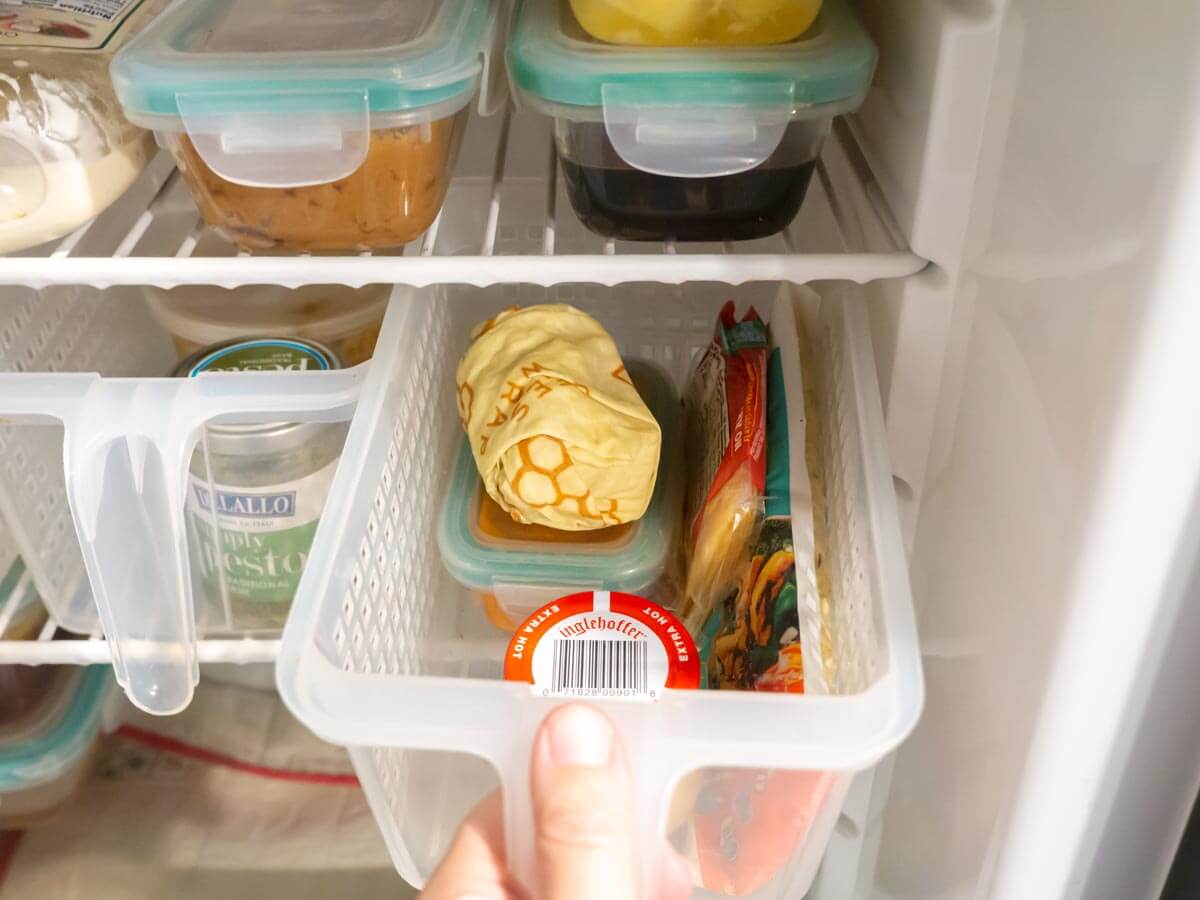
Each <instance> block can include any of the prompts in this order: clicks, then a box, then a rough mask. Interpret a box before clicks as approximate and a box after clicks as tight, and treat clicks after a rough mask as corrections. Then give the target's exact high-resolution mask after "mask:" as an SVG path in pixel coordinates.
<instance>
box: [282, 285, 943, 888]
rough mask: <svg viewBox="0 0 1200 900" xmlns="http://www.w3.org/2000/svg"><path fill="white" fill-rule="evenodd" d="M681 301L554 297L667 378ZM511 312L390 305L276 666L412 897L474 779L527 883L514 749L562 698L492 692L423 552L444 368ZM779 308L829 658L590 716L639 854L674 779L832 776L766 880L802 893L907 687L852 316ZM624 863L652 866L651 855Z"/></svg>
mask: <svg viewBox="0 0 1200 900" xmlns="http://www.w3.org/2000/svg"><path fill="white" fill-rule="evenodd" d="M793 292H794V293H793ZM682 293H683V295H684V296H681V297H675V298H671V297H669V296H668V297H663V296H662V294H661V291H655V289H654V288H653V286H650V287H645V286H643V287H641V288H638V287H633V286H629V287H626V288H620V289H613V290H602V289H586V288H581V289H577V290H576V291H575V294H574V295H573V294H571V293H569V292H567V293H566V294H565V295H564V293H563V292H560V293H559V294H558V297H559V298H560V299H568V300H569V301H570V302H572V303H573V304H574V305H576V306H579V307H581V308H583V309H584V310H585V311H587V312H589V313H591V314H593V315H595V316H596V317H597V318H598V319H599V320H600V322H601V324H603V325H604V326H605V327H606V328H607V329H608V330H609V331H610V332H611V333H612V334H613V336H614V338H615V339H616V341H617V344H618V346H619V348H620V350H621V352H622V355H623V356H625V357H626V358H629V357H631V356H639V357H643V358H646V359H648V360H652V361H654V362H656V363H658V364H659V365H661V366H663V367H664V368H666V369H667V370H668V371H669V372H670V373H671V375H672V377H673V378H674V380H675V382H676V385H677V386H678V385H681V384H682V383H683V381H684V379H685V378H686V377H687V374H688V369H689V367H690V363H691V359H692V354H693V351H694V350H696V349H697V348H699V347H702V346H703V345H704V344H706V343H707V341H708V340H709V337H710V329H711V324H712V321H713V319H714V317H715V314H716V312H717V310H718V309H719V308H720V306H721V304H722V303H723V302H724V301H725V300H726V299H727V298H728V296H729V293H730V289H729V288H724V287H714V286H700V285H689V286H688V287H687V288H686V289H685V290H684V291H683V292H682ZM513 302H519V303H522V304H530V303H537V302H545V294H544V293H543V292H541V291H540V290H537V289H520V290H514V289H513V288H511V287H508V288H499V289H495V290H487V291H479V290H474V289H468V288H446V289H443V290H440V291H438V292H432V293H429V292H427V293H422V294H419V295H416V296H414V297H413V298H412V299H409V300H402V301H393V303H392V306H391V308H390V309H389V312H388V317H387V320H386V321H385V323H384V327H383V331H382V333H381V336H380V341H379V350H378V352H377V353H376V356H375V359H374V362H373V364H372V367H371V371H370V373H369V374H368V376H367V378H366V380H365V382H364V384H363V389H362V395H361V398H360V401H359V407H358V413H357V415H356V417H355V420H354V422H353V424H352V426H351V430H350V435H349V438H348V440H347V443H346V446H345V450H344V454H343V463H344V464H343V465H342V466H341V467H340V469H339V470H338V473H337V476H336V478H335V480H334V484H333V487H332V490H331V494H330V501H329V504H328V506H327V507H326V510H325V514H324V516H323V518H322V522H321V527H320V529H319V531H318V534H317V537H316V540H315V542H314V545H313V550H312V556H311V558H310V560H309V565H308V568H307V570H306V571H305V574H304V577H303V579H302V581H301V584H300V588H299V591H298V593H297V596H296V599H295V602H294V605H293V609H292V615H291V618H290V620H289V622H288V626H287V628H286V630H285V632H284V637H283V645H282V649H281V655H280V659H279V663H278V667H277V678H278V684H279V688H280V691H281V693H282V695H283V697H284V699H285V701H286V702H287V704H288V706H289V707H290V708H291V709H292V711H293V712H294V713H295V714H296V716H297V717H298V718H299V719H300V720H301V721H303V722H304V723H305V724H306V725H308V726H309V727H310V728H311V729H313V730H314V731H315V732H316V733H317V734H319V735H321V736H322V737H324V738H326V739H327V740H330V741H333V742H336V743H339V744H343V745H346V746H348V747H350V748H351V753H352V755H353V757H354V761H355V765H356V769H357V771H358V775H359V778H360V780H361V781H362V784H363V787H364V789H365V791H366V793H367V797H368V799H369V801H370V803H371V806H372V809H373V811H374V813H375V815H376V817H377V819H378V821H379V824H380V827H381V829H382V831H383V834H384V837H385V839H386V841H387V843H388V846H389V848H390V850H391V853H392V856H393V859H394V861H395V863H396V865H397V868H398V869H399V871H400V872H401V873H402V874H403V875H404V877H405V878H406V879H408V880H409V881H411V882H413V883H414V884H421V883H423V881H424V880H425V879H426V878H427V877H428V876H429V874H430V873H431V871H432V869H433V867H434V866H435V865H436V863H437V861H438V860H439V859H440V857H441V855H442V854H443V853H444V851H445V849H446V846H447V844H448V841H449V839H450V836H451V835H452V833H453V830H454V828H455V827H456V825H457V823H458V821H459V820H460V819H461V817H462V816H463V815H464V814H465V813H466V812H467V810H468V809H469V808H470V807H471V805H472V804H473V803H474V802H476V801H477V800H479V799H480V798H481V797H482V796H483V795H484V794H485V793H487V792H488V791H489V790H491V789H494V788H495V787H496V786H502V788H503V790H504V798H505V802H504V810H505V826H506V836H507V847H508V853H509V855H510V857H511V862H512V865H513V866H514V869H515V871H516V872H517V873H518V875H519V876H520V877H522V878H524V877H526V876H527V875H528V874H529V873H530V871H531V861H532V854H533V847H532V844H531V842H532V828H531V821H532V819H531V811H530V800H529V783H528V774H529V753H530V746H531V743H532V740H533V736H534V734H535V732H536V730H537V727H538V725H539V723H540V722H541V721H542V719H543V718H544V717H545V715H546V714H547V713H548V712H549V711H550V709H552V708H553V707H554V705H555V704H556V703H557V702H561V701H555V700H547V699H544V698H541V697H537V696H534V694H533V692H532V691H531V689H530V686H529V685H528V684H522V683H516V682H506V681H503V680H501V670H502V661H503V653H504V647H505V646H506V643H507V636H505V635H498V634H497V632H496V630H495V629H494V628H492V626H491V625H490V624H489V623H488V622H487V621H486V619H485V618H484V616H483V612H482V611H481V610H480V608H479V605H478V603H477V602H476V599H475V597H473V596H472V592H471V591H470V590H468V589H466V588H464V587H463V586H462V585H460V584H458V583H457V582H456V581H455V580H454V579H453V578H452V577H450V575H449V574H448V573H447V571H446V570H445V568H444V567H443V565H442V561H441V559H440V558H439V553H438V546H437V537H436V535H437V521H438V515H439V506H440V503H441V498H442V497H443V496H444V493H445V484H446V479H447V478H448V477H449V475H450V470H451V467H452V465H453V461H454V459H455V456H456V451H457V449H458V447H459V444H460V442H461V429H460V426H459V423H458V419H457V413H456V406H455V392H454V389H453V378H454V372H455V367H456V364H457V362H458V359H459V357H460V354H461V353H462V351H463V349H464V348H465V346H466V344H467V341H468V338H469V336H470V333H471V329H472V328H473V327H474V325H475V324H476V323H477V322H478V321H480V320H481V319H482V318H484V317H486V316H487V315H490V314H493V313H495V312H497V311H499V310H500V309H501V308H503V307H505V306H508V305H511V304H512V303H513ZM793 304H794V308H795V310H796V312H797V313H798V314H799V315H801V316H802V317H803V320H804V321H805V323H806V326H807V330H808V333H809V335H810V336H811V338H812V340H813V343H814V347H815V352H816V358H817V364H816V366H815V369H816V371H815V372H813V373H811V374H812V377H815V378H816V379H817V383H818V386H819V387H818V390H819V394H820V398H821V404H822V407H823V412H824V416H823V421H824V422H825V427H824V428H823V429H822V430H821V434H820V444H821V453H820V465H821V466H822V468H823V471H824V472H825V474H826V479H827V485H828V492H829V498H828V499H829V509H830V517H831V520H832V521H831V529H830V531H831V534H830V555H831V568H832V576H831V577H832V581H833V592H834V598H835V599H834V604H833V610H832V613H831V614H830V615H829V616H828V618H827V619H826V620H825V621H823V622H821V623H820V627H822V628H824V629H826V630H827V637H828V640H829V646H830V648H831V650H830V655H829V657H828V659H827V660H825V659H815V660H809V661H807V663H806V668H807V670H808V671H807V672H806V676H807V677H806V681H807V683H808V685H809V690H810V693H808V694H805V695H799V696H797V695H779V694H776V695H772V694H764V693H740V692H728V691H671V690H668V691H666V692H665V695H664V696H662V697H661V699H659V700H657V701H654V702H630V701H607V702H603V703H598V704H597V705H598V706H600V708H602V709H603V711H604V712H605V713H606V714H607V715H608V716H609V717H610V718H611V719H612V721H613V722H614V723H615V725H616V726H617V728H618V729H619V731H620V733H621V735H622V738H623V740H624V743H625V746H626V749H627V752H628V754H629V758H630V759H631V760H633V761H634V769H635V782H636V783H635V789H636V791H637V801H638V803H639V806H640V811H641V815H639V828H641V829H643V830H644V833H642V834H640V835H639V846H641V847H646V848H650V847H656V846H660V843H659V842H658V840H657V836H658V835H660V834H662V833H663V832H664V830H665V827H666V825H667V823H668V818H669V815H670V809H671V803H672V797H673V795H674V794H675V793H676V791H677V789H678V790H683V787H681V785H683V784H684V782H683V781H682V780H683V779H684V776H686V775H688V773H691V772H694V771H696V770H701V769H708V768H711V767H739V768H745V767H754V768H761V769H787V770H806V771H809V772H823V771H824V772H834V773H842V774H841V776H839V777H838V779H837V781H836V783H835V784H833V785H831V786H830V789H829V790H830V792H829V797H828V799H827V801H825V802H824V803H823V805H822V806H821V814H820V815H818V816H817V819H816V820H814V822H813V823H812V825H811V827H810V829H809V834H808V835H807V838H806V840H805V841H804V842H803V845H802V846H800V847H798V848H797V851H796V854H795V858H793V859H792V861H791V862H789V863H788V871H789V872H790V873H791V874H790V875H789V877H787V878H783V879H782V880H780V881H779V882H778V883H777V887H778V889H779V890H780V891H786V892H787V894H788V896H802V895H803V893H804V891H806V890H807V889H808V886H809V884H810V883H811V881H812V877H813V875H814V874H815V871H816V868H817V865H818V864H819V860H820V855H821V852H822V851H823V849H824V841H826V840H827V839H828V836H829V832H830V831H831V830H832V827H833V820H836V816H837V812H838V810H839V808H840V804H841V802H842V799H843V798H844V796H845V790H846V786H847V785H848V775H849V773H853V772H855V771H859V770H863V769H866V768H868V767H871V766H873V765H874V764H875V763H877V762H878V761H879V760H881V759H882V758H883V757H884V756H885V755H886V754H888V753H889V752H890V751H891V750H893V749H894V748H895V747H896V746H897V745H898V744H899V743H900V742H901V741H902V740H903V739H904V738H905V736H906V735H907V734H908V733H909V731H910V730H911V729H912V727H913V726H914V725H915V723H916V721H917V718H918V716H919V713H920V710H921V706H922V702H923V696H924V688H923V681H922V675H921V666H920V656H919V651H918V643H917V635H916V629H915V625H914V620H913V612H912V600H911V594H910V590H909V583H908V573H907V569H906V564H905V557H904V550H903V545H902V540H901V535H900V530H899V524H898V519H897V513H896V508H895V496H894V493H893V487H892V474H891V469H890V465H889V462H888V456H887V450H886V448H887V439H886V433H885V430H884V423H883V415H882V409H881V405H880V400H879V395H878V387H877V385H878V380H877V376H876V373H875V364H874V357H873V354H872V349H871V343H870V337H869V331H868V321H867V315H866V309H865V307H864V304H863V302H862V301H861V300H860V299H859V298H857V297H855V296H851V295H849V294H843V292H842V291H841V290H840V289H838V288H836V287H833V288H830V289H829V291H828V293H827V294H826V295H825V297H824V299H823V300H822V299H821V298H819V297H818V296H817V295H816V294H814V293H812V292H811V291H809V290H807V289H798V288H788V289H785V290H784V293H783V294H781V299H780V300H779V301H778V302H777V304H776V310H775V311H776V314H775V315H773V316H772V318H773V319H774V320H776V325H775V326H774V327H776V328H778V327H780V324H779V323H781V322H785V321H786V319H787V318H788V315H789V313H790V312H791V310H792V308H793ZM818 820H819V821H818ZM642 862H643V865H644V867H645V870H646V871H647V872H648V871H650V870H651V868H652V864H653V862H654V861H653V860H652V859H648V858H647V859H643V861H642ZM773 884H776V882H773Z"/></svg>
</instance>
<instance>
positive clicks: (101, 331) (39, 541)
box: [0, 287, 172, 633]
mask: <svg viewBox="0 0 1200 900" xmlns="http://www.w3.org/2000/svg"><path fill="white" fill-rule="evenodd" d="M9 290H10V291H12V292H13V294H14V296H12V297H7V298H5V302H4V303H3V304H0V371H2V372H100V373H101V374H104V375H112V376H129V375H160V374H165V373H166V371H167V370H168V368H169V366H170V362H171V359H172V355H171V349H170V344H169V341H168V340H167V338H166V336H165V335H164V334H163V333H162V332H161V331H160V330H159V329H158V328H157V326H155V325H154V324H153V323H152V322H151V321H150V320H149V318H148V316H147V315H146V311H145V308H144V306H143V305H142V303H141V301H140V299H137V298H134V297H111V296H108V295H103V294H98V293H97V292H95V291H91V290H87V289H79V288H73V287H57V288H47V289H45V290H42V291H33V290H28V289H24V288H10V289H9ZM62 447H63V431H62V428H61V427H59V426H52V425H35V426H31V425H20V426H18V425H4V426H0V515H3V516H4V517H5V518H6V520H7V522H8V524H9V526H10V528H11V530H12V532H13V539H14V541H15V542H16V544H17V546H18V548H19V549H20V552H21V554H22V556H24V558H25V561H26V563H27V565H28V566H29V569H30V572H31V574H32V576H33V580H34V584H35V585H37V588H38V591H39V593H40V594H41V596H42V597H43V599H44V601H45V603H46V606H47V608H48V609H49V610H50V611H51V612H52V613H53V614H54V616H55V618H56V619H57V620H58V621H59V622H60V623H61V624H62V625H64V626H65V627H66V628H69V629H71V630H72V631H78V632H82V633H86V632H88V631H91V630H92V629H93V628H94V627H95V626H96V622H97V617H96V612H95V608H94V606H93V605H92V603H91V599H90V590H89V589H88V587H87V585H86V583H83V582H84V578H85V576H84V572H83V558H82V556H81V555H80V552H79V542H78V539H77V537H76V535H75V528H74V525H73V523H72V521H71V512H70V509H69V508H68V505H67V499H66V484H65V477H64V474H63V463H62V459H63V450H62Z"/></svg>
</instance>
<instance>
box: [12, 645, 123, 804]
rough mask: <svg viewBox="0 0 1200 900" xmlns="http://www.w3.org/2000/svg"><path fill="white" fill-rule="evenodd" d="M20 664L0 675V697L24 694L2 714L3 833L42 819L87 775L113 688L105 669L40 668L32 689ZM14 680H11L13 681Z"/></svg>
mask: <svg viewBox="0 0 1200 900" xmlns="http://www.w3.org/2000/svg"><path fill="white" fill-rule="evenodd" d="M25 668H26V667H22V666H10V667H5V668H3V669H0V691H2V692H3V694H4V695H5V696H6V697H8V698H12V697H13V696H15V695H18V694H23V695H26V699H27V700H28V701H29V702H27V703H22V704H15V705H14V704H12V703H7V704H5V705H4V707H3V708H2V709H0V827H4V828H14V827H22V826H24V825H26V824H28V823H30V822H32V821H36V820H39V819H43V818H45V817H47V816H50V815H52V814H53V813H54V811H55V810H56V809H58V808H59V807H60V806H62V804H63V803H65V802H66V801H67V799H68V798H69V797H70V796H71V794H72V793H74V791H75V789H76V788H77V787H78V786H79V784H80V782H81V781H82V780H83V778H84V776H85V775H86V774H87V769H88V762H89V760H90V758H91V750H92V748H93V746H94V745H95V743H96V738H97V737H98V735H99V733H100V724H101V714H102V712H103V706H104V701H105V698H106V697H107V695H108V691H109V689H110V687H111V685H112V670H111V669H110V668H109V667H107V666H89V667H87V668H72V667H65V666H64V667H41V668H39V669H37V670H36V671H38V672H39V673H41V674H40V676H39V677H38V679H37V680H36V683H33V682H31V681H30V679H29V678H28V677H27V676H23V675H19V670H22V669H25ZM14 678H15V679H16V680H15V681H14V680H13V679H14Z"/></svg>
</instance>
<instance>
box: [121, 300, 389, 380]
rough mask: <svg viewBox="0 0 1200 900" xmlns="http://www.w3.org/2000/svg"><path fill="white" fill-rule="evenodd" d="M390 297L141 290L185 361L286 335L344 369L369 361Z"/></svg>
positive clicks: (152, 312)
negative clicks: (242, 341) (208, 350)
mask: <svg viewBox="0 0 1200 900" xmlns="http://www.w3.org/2000/svg"><path fill="white" fill-rule="evenodd" d="M391 292H392V287H391V285H382V284H373V285H368V286H367V287H364V288H358V289H355V288H348V287H343V286H341V285H325V284H318V285H308V286H306V287H302V288H296V289H294V290H293V289H289V288H284V287H278V286H277V285H268V284H256V285H250V286H247V287H240V288H233V289H231V290H226V289H223V288H215V287H177V288H174V289H172V290H169V291H167V290H163V289H162V288H154V287H146V288H143V293H144V294H145V297H146V304H147V306H148V307H149V308H150V313H151V315H153V316H154V318H155V320H156V321H157V322H158V323H159V324H160V325H162V326H163V328H165V329H166V330H167V331H169V332H170V333H171V337H172V338H174V340H175V348H176V349H177V350H178V351H179V355H180V357H181V358H183V357H188V356H191V355H192V354H193V353H195V352H196V351H198V350H200V349H202V348H203V347H208V346H211V345H213V344H219V343H222V342H224V341H230V340H234V339H236V338H244V337H267V336H269V335H273V334H287V335H291V336H292V337H298V338H305V339H308V340H314V341H317V342H318V343H320V344H322V345H324V346H326V347H329V348H330V349H331V350H333V352H334V354H335V355H336V356H337V358H338V359H340V360H341V362H342V365H344V366H356V365H358V364H359V363H361V362H366V361H367V360H368V359H370V358H371V354H372V353H373V352H374V350H375V340H376V339H377V338H378V337H379V328H380V325H382V323H383V314H384V312H385V310H386V309H387V301H388V297H389V296H390V295H391Z"/></svg>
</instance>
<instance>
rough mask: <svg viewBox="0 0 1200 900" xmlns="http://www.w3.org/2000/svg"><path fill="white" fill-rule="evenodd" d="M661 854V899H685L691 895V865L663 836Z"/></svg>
mask: <svg viewBox="0 0 1200 900" xmlns="http://www.w3.org/2000/svg"><path fill="white" fill-rule="evenodd" d="M663 844H664V847H663V855H662V859H663V861H662V868H661V871H662V887H661V889H660V896H661V898H662V900H686V898H688V897H690V896H691V895H692V867H691V865H689V864H688V861H687V860H686V859H684V857H683V855H682V854H681V853H680V852H679V851H678V850H676V849H675V848H674V847H673V846H672V845H671V842H670V841H668V840H666V839H665V838H664V840H663Z"/></svg>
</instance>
